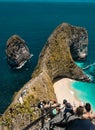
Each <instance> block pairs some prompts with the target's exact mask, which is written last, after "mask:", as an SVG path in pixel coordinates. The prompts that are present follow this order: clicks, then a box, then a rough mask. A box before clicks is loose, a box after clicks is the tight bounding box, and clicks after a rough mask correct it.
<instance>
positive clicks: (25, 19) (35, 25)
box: [0, 2, 95, 113]
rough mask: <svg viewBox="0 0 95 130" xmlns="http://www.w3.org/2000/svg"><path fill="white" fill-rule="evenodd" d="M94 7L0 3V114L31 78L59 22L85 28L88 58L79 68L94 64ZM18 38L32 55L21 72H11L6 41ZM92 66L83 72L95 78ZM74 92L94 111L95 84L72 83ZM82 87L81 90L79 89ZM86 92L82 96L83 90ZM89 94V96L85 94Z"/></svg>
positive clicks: (47, 3) (76, 4)
mask: <svg viewBox="0 0 95 130" xmlns="http://www.w3.org/2000/svg"><path fill="white" fill-rule="evenodd" d="M94 16H95V4H91V3H58V2H57V3H56V2H50V3H49V2H40V3H38V2H0V113H3V112H4V111H5V110H6V108H7V107H8V105H9V104H10V103H11V101H12V99H13V95H14V94H15V92H17V91H18V90H19V89H20V88H21V87H22V86H23V85H24V84H25V83H26V82H27V81H28V80H29V79H30V78H31V74H32V72H33V70H34V68H35V66H36V65H37V61H38V56H39V54H40V52H41V50H42V48H43V46H44V45H45V42H46V41H47V39H48V37H49V35H50V34H51V33H52V31H53V30H54V29H55V28H56V27H57V26H58V25H59V24H61V23H63V22H67V23H69V24H72V25H75V26H81V27H85V28H86V29H87V31H88V35H89V46H88V59H87V61H86V62H85V63H82V64H81V67H86V66H87V65H89V64H93V63H94V62H95V40H94V37H95V21H94ZM13 34H18V35H20V36H21V37H22V38H23V39H24V40H25V41H26V42H27V46H28V47H29V49H30V52H31V53H32V54H34V56H33V57H32V58H31V59H30V61H28V62H27V63H26V64H25V66H24V67H23V68H22V69H20V70H13V69H12V68H10V66H9V65H8V63H7V59H6V54H5V49H6V41H7V40H8V38H9V37H10V36H11V35H13ZM94 71H95V67H94V64H93V65H92V66H90V67H88V68H87V69H86V70H85V72H86V73H87V74H89V75H90V76H92V78H93V81H94V77H95V73H94ZM74 86H75V89H78V90H79V92H80V93H82V94H83V95H86V96H81V95H79V96H80V97H81V98H83V100H87V101H90V102H91V104H92V105H93V107H94V108H95V103H94V93H95V83H94V82H93V83H81V82H77V83H75V85H74ZM80 86H81V87H80ZM84 89H86V91H85V93H83V92H82V91H83V90H84ZM88 92H89V94H88Z"/></svg>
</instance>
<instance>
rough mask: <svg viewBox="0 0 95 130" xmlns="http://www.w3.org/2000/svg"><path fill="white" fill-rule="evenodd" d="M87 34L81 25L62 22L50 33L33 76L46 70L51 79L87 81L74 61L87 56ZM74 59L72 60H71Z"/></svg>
mask: <svg viewBox="0 0 95 130" xmlns="http://www.w3.org/2000/svg"><path fill="white" fill-rule="evenodd" d="M87 47H88V35H87V31H86V29H84V28H81V27H75V26H71V25H69V24H66V23H63V24H61V25H60V26H58V27H57V28H56V29H55V31H54V32H53V33H52V34H51V36H50V37H49V39H48V41H47V42H46V45H45V46H44V48H43V50H42V52H41V54H40V56H39V61H38V65H37V67H36V70H35V71H34V73H33V75H32V76H33V77H35V76H37V75H39V73H41V72H43V71H46V72H47V73H48V75H49V76H50V77H51V79H52V81H53V80H54V79H55V78H58V77H67V78H71V79H76V80H81V81H87V80H88V77H87V76H85V75H84V73H83V71H82V70H81V69H80V68H79V67H78V66H77V65H76V64H75V63H74V60H75V59H76V60H81V59H85V58H86V56H87ZM73 59H74V60H73Z"/></svg>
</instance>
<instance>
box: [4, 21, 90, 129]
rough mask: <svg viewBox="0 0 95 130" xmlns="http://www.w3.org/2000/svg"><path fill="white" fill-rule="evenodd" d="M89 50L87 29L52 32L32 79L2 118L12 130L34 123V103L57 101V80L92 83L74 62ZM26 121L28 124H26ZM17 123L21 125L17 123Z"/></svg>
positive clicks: (64, 28) (62, 27)
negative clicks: (55, 89)
mask: <svg viewBox="0 0 95 130" xmlns="http://www.w3.org/2000/svg"><path fill="white" fill-rule="evenodd" d="M87 49H88V34H87V31H86V29H85V28H82V27H76V26H72V25H69V24H67V23H62V24H61V25H59V26H58V27H57V28H56V29H55V30H54V31H53V33H52V34H51V35H50V37H49V38H48V40H47V42H46V44H45V46H44V47H43V49H42V51H41V53H40V55H39V59H38V64H37V66H36V68H35V70H34V72H33V74H32V77H31V80H30V81H29V82H27V83H26V84H25V85H24V86H23V87H22V88H21V90H20V91H19V92H17V94H16V95H15V97H14V100H13V101H12V103H11V104H10V106H9V107H8V109H7V110H6V111H5V113H4V115H3V116H2V119H3V120H4V121H5V122H7V125H8V127H9V128H10V129H12V130H15V129H18V130H21V129H23V128H24V127H25V126H26V125H28V124H29V123H30V122H31V121H33V120H34V116H33V114H32V113H33V112H32V111H31V105H32V104H36V103H38V102H39V101H41V100H44V99H45V100H49V99H56V95H55V93H54V89H53V83H54V81H55V80H58V79H59V78H70V79H74V80H79V81H85V82H89V81H90V79H89V77H88V76H87V75H85V74H84V72H83V70H82V69H81V68H79V67H78V66H77V65H76V64H75V60H85V59H86V57H87V53H88V52H87ZM25 114H26V116H25ZM18 115H19V116H20V117H21V119H20V118H18ZM28 115H32V116H30V117H31V118H29V119H28V117H27V116H28ZM26 119H27V120H29V122H27V123H26V122H25V120H26ZM17 120H19V123H17V124H16V121H17ZM22 124H23V125H22Z"/></svg>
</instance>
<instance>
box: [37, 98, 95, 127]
mask: <svg viewBox="0 0 95 130" xmlns="http://www.w3.org/2000/svg"><path fill="white" fill-rule="evenodd" d="M60 106H61V105H60V104H59V103H57V102H56V101H53V100H50V101H48V102H46V101H42V102H40V105H39V108H40V109H41V110H42V113H43V112H44V114H45V113H47V112H49V111H50V113H49V118H50V119H52V118H53V117H55V116H56V115H57V114H58V113H60V110H61V107H60ZM63 108H64V109H63V112H62V113H63V119H62V120H61V121H60V122H57V123H54V125H55V126H57V127H65V128H66V130H95V125H94V123H92V120H93V119H94V118H95V115H94V114H93V113H92V112H91V105H90V103H85V104H84V105H79V106H77V107H75V106H73V105H71V103H69V102H68V101H67V100H66V99H64V100H63Z"/></svg>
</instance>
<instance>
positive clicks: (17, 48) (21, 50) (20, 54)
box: [6, 35, 31, 69]
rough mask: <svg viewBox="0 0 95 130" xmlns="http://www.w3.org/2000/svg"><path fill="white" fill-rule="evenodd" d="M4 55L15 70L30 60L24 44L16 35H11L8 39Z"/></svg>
mask: <svg viewBox="0 0 95 130" xmlns="http://www.w3.org/2000/svg"><path fill="white" fill-rule="evenodd" d="M6 55H7V59H8V63H9V65H10V66H11V67H12V68H16V69H19V68H21V67H22V66H23V65H24V64H25V63H26V62H27V60H29V59H30V58H31V54H30V52H29V49H28V47H27V45H26V42H25V41H24V40H23V39H22V38H21V37H19V36H18V35H13V36H11V37H10V38H9V39H8V41H7V44H6Z"/></svg>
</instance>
